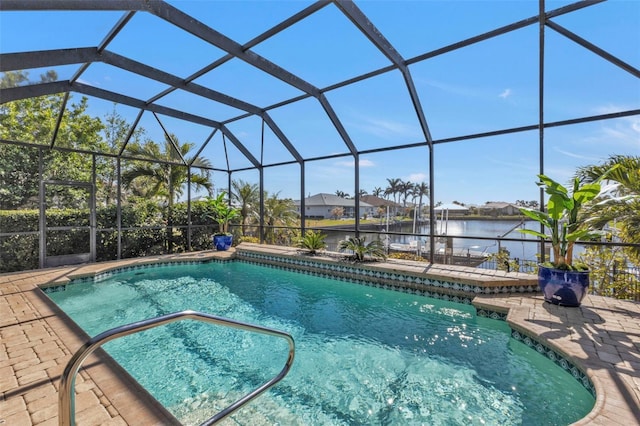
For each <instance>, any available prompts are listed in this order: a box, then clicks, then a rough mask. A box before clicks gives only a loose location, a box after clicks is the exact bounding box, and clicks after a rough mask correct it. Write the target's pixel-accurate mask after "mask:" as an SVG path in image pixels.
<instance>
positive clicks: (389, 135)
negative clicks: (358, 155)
mask: <svg viewBox="0 0 640 426" xmlns="http://www.w3.org/2000/svg"><path fill="white" fill-rule="evenodd" d="M351 124H352V125H353V126H355V127H358V128H359V129H360V130H362V131H364V132H366V133H369V134H371V135H374V136H377V137H380V138H384V139H388V140H394V139H397V138H398V137H403V138H414V139H419V138H423V137H424V136H423V135H422V133H421V132H420V127H419V126H418V123H417V119H416V121H415V124H414V125H412V124H409V123H404V122H401V121H394V120H388V119H384V118H375V117H369V116H365V115H358V116H356V117H355V121H354V122H352V123H351Z"/></svg>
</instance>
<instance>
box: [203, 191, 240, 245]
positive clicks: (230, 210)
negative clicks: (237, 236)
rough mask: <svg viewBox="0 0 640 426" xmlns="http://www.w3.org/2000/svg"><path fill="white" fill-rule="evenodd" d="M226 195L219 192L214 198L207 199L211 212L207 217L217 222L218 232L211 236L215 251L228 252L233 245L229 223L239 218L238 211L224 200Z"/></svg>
mask: <svg viewBox="0 0 640 426" xmlns="http://www.w3.org/2000/svg"><path fill="white" fill-rule="evenodd" d="M226 195H227V193H226V192H221V193H220V194H219V195H218V196H217V197H216V198H209V199H208V203H209V207H210V208H211V211H212V212H213V213H212V214H209V215H208V217H209V218H210V219H213V220H215V221H216V222H218V232H216V233H215V234H213V245H214V246H215V247H216V250H229V247H231V245H232V244H233V234H231V233H230V232H229V222H230V221H232V220H234V219H237V218H238V217H240V210H239V209H237V208H235V207H231V206H230V205H229V203H228V202H227V201H226V200H225V197H226Z"/></svg>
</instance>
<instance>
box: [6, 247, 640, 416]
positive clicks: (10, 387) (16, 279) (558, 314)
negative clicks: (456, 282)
mask: <svg viewBox="0 0 640 426" xmlns="http://www.w3.org/2000/svg"><path fill="white" fill-rule="evenodd" d="M265 249H267V248H265ZM267 250H268V249H267ZM274 250H278V249H274ZM280 251H281V250H280ZM233 255H234V252H233V250H232V251H229V252H198V253H186V254H179V255H167V256H157V257H146V258H138V259H128V260H122V261H117V262H105V263H95V264H88V265H82V266H70V267H60V268H52V269H41V270H36V271H28V272H20V273H11V274H0V339H1V340H0V425H1V426H4V425H7V426H14V425H16V426H21V425H39V426H40V425H42V426H45V425H46V426H49V425H57V424H58V387H59V380H60V375H61V374H62V372H63V371H64V368H65V366H66V364H67V362H68V361H69V359H70V358H71V355H72V354H73V353H75V352H76V351H77V350H78V348H79V347H80V346H81V345H82V344H83V343H84V342H86V340H87V339H88V336H87V335H86V334H85V333H84V332H83V331H82V330H81V329H80V328H79V327H78V326H77V325H75V323H73V322H72V321H71V320H70V319H69V318H68V317H67V316H66V315H65V314H64V313H63V312H62V311H60V309H59V308H58V307H57V306H56V305H55V304H54V303H52V302H51V301H50V300H49V298H48V297H47V296H46V295H45V294H44V292H43V291H42V290H41V289H40V287H39V286H42V285H45V284H47V283H51V282H64V281H65V280H68V279H70V278H75V277H80V276H88V275H93V274H96V273H100V272H103V271H107V270H110V269H114V268H119V267H123V266H132V265H137V264H146V263H158V262H170V261H175V260H179V261H188V260H207V259H211V258H214V257H218V258H229V257H232V256H233ZM376 265H377V266H376V267H384V266H385V265H384V263H377V264H376ZM402 267H403V264H402V263H389V268H392V269H394V270H398V269H401V268H402ZM433 269H434V270H437V271H436V272H437V273H439V274H442V275H447V274H451V276H455V277H458V278H462V279H467V280H477V279H479V278H478V275H481V276H482V279H491V272H488V271H486V270H476V269H473V268H464V267H455V266H446V265H433ZM505 274H506V273H504V272H500V271H496V272H495V275H496V276H497V277H498V278H499V279H504V278H505V277H506V278H509V277H512V278H515V279H517V278H518V277H520V276H521V274H515V275H510V274H506V275H505ZM473 304H474V305H475V306H476V307H479V308H484V309H488V310H492V311H496V312H503V313H508V315H507V322H508V323H509V324H510V326H511V327H512V328H513V329H514V330H518V331H521V332H523V333H524V334H527V335H531V336H536V338H537V339H538V340H539V341H540V342H541V343H544V344H545V345H547V346H549V347H552V348H553V349H554V350H555V351H557V352H558V353H560V354H562V355H563V356H564V357H565V358H567V359H569V360H570V361H571V362H573V363H574V364H576V365H578V366H579V367H580V368H581V369H582V370H583V371H584V372H586V373H587V375H588V376H589V378H590V380H591V381H592V383H593V384H594V387H595V389H596V395H597V397H596V403H595V406H594V408H593V410H592V411H591V413H589V415H588V416H587V417H585V418H584V419H582V420H580V421H578V422H577V423H575V424H579V425H587V424H588V425H626V426H631V425H640V304H638V303H634V302H629V301H621V300H615V299H611V298H606V297H599V296H587V297H586V299H585V300H584V301H583V304H582V306H581V307H579V308H563V307H558V306H554V305H550V304H548V303H544V301H543V299H542V296H538V295H533V296H532V295H523V294H512V295H502V294H501V295H480V296H476V297H475V298H474V299H473ZM552 397H553V396H552V395H550V398H552ZM259 403H260V398H258V399H257V400H255V401H253V402H252V403H250V404H259ZM241 410H242V409H241ZM241 412H242V411H240V412H239V414H241ZM213 414H215V413H211V415H213ZM76 422H77V424H78V425H136V426H137V425H170V424H179V423H178V422H177V420H176V419H175V418H173V416H172V415H171V414H170V413H168V412H167V411H166V410H165V409H164V408H163V407H162V406H161V405H160V404H158V403H157V402H156V401H155V400H154V399H153V398H151V397H150V396H149V395H148V394H147V393H146V391H144V390H143V389H142V388H141V387H140V386H139V385H138V384H137V382H136V381H135V380H133V379H132V378H131V377H130V376H129V375H128V374H127V373H126V372H125V371H124V370H123V369H122V368H121V367H119V365H118V364H117V363H116V362H115V361H113V360H112V359H111V358H110V357H109V356H108V355H107V354H106V353H105V352H104V351H102V350H98V351H96V352H95V353H94V354H93V355H91V356H90V357H89V358H88V359H87V360H86V361H85V363H84V366H83V367H82V368H81V369H80V372H79V374H78V376H77V379H76Z"/></svg>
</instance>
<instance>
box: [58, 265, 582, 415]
mask: <svg viewBox="0 0 640 426" xmlns="http://www.w3.org/2000/svg"><path fill="white" fill-rule="evenodd" d="M49 296H50V297H51V298H52V299H53V300H54V301H55V302H56V303H57V304H58V305H59V306H60V307H61V308H62V309H63V310H64V311H65V312H66V313H67V314H68V315H69V316H70V317H71V318H73V320H74V321H75V322H76V323H78V324H79V325H80V326H81V327H82V328H83V329H84V330H85V331H86V332H87V333H88V334H89V335H91V336H94V335H96V334H98V333H100V332H102V331H104V330H106V329H109V328H112V327H115V326H118V325H122V324H128V323H131V322H135V321H139V320H143V319H147V318H151V317H156V316H159V315H163V314H167V313H171V312H176V311H181V310H186V309H191V310H196V311H202V312H207V313H210V314H213V315H218V316H223V317H227V318H231V319H235V320H239V321H244V322H249V323H253V324H258V325H262V326H266V327H271V328H276V329H279V330H283V331H286V332H288V333H290V334H292V335H293V337H294V339H295V341H296V358H295V362H294V364H293V368H292V369H291V371H290V373H289V375H288V376H287V377H286V378H285V379H284V380H283V381H281V382H280V383H279V384H277V385H276V386H275V387H273V388H272V389H271V390H269V391H268V392H267V393H265V394H263V395H262V396H260V397H258V399H256V400H254V401H253V402H252V403H250V404H249V405H248V406H246V407H245V408H242V409H241V410H239V411H238V412H237V413H235V414H234V415H233V421H232V422H229V424H251V425H260V424H264V425H273V424H281V425H318V424H320V425H372V424H379V425H413V424H415V425H419V424H429V425H501V426H506V425H566V424H569V423H572V422H574V421H576V420H578V419H580V418H582V417H584V416H585V415H586V414H587V413H588V412H589V411H590V410H591V408H592V407H593V404H594V398H593V397H592V396H591V394H590V393H589V392H588V391H587V390H586V389H585V388H584V387H583V386H582V385H581V384H580V383H578V382H577V381H576V380H575V379H574V378H573V377H572V376H571V375H570V374H568V373H566V372H565V371H563V370H562V368H560V367H558V366H557V365H555V364H554V363H553V362H552V361H550V360H549V359H547V358H545V357H543V356H541V355H540V354H538V353H537V352H536V351H534V350H533V349H531V348H529V347H528V346H526V345H524V344H523V343H521V342H518V341H516V340H514V339H512V338H510V335H509V327H508V326H507V324H506V323H504V322H502V321H497V320H491V319H487V318H482V317H477V316H476V315H475V310H474V308H473V307H471V306H467V305H461V304H456V303H452V302H446V301H442V300H436V299H430V298H426V297H422V296H417V295H411V294H406V293H400V292H395V291H390V290H383V289H378V288H374V287H368V286H363V285H359V284H353V283H347V282H343V281H337V280H331V279H325V278H320V277H314V276H310V275H303V274H299V273H294V272H287V271H283V270H278V269H272V268H267V267H262V266H257V265H252V264H248V263H244V262H227V263H207V264H201V265H184V266H159V267H154V268H150V269H145V270H138V271H127V272H123V273H119V274H117V275H114V276H112V277H110V278H108V279H105V280H101V281H99V282H95V283H86V282H85V283H78V284H70V285H67V286H66V288H65V291H58V292H54V293H51V294H49ZM105 349H106V350H107V352H109V353H110V354H111V355H112V356H113V357H114V358H115V359H116V360H117V361H118V362H119V363H120V364H121V365H122V366H123V367H124V368H126V369H127V370H128V371H129V372H130V373H131V374H132V376H134V377H135V378H136V379H137V380H138V381H139V382H140V383H141V384H142V385H143V386H144V387H145V388H146V389H147V390H149V392H150V393H151V394H152V395H154V397H155V398H156V399H158V400H159V401H160V402H161V403H162V404H163V405H164V406H165V407H167V408H168V409H169V410H170V411H171V412H172V413H173V414H174V415H175V416H176V417H177V418H178V419H180V420H181V421H182V422H183V423H184V424H199V422H201V421H203V420H205V419H207V418H209V417H210V416H212V415H213V414H215V413H216V412H217V411H219V410H220V409H222V408H224V407H225V406H226V405H228V404H229V403H231V402H233V401H234V400H235V399H237V398H239V397H241V396H242V395H244V394H245V393H247V392H248V391H250V390H251V389H253V388H255V387H257V386H259V385H260V384H262V383H263V382H265V381H266V380H268V379H270V378H271V377H273V376H274V375H275V374H277V373H278V372H279V371H280V369H281V368H282V366H283V365H284V362H285V360H286V357H287V349H288V346H287V344H286V342H284V341H283V340H282V339H277V338H274V337H270V336H263V335H257V334H251V333H247V332H243V331H239V330H234V329H229V328H224V327H220V326H216V325H212V324H206V323H199V322H196V321H191V320H188V321H181V322H178V323H173V324H169V325H166V326H162V327H159V328H156V329H152V330H148V331H145V332H142V333H139V334H135V335H131V336H127V337H124V338H121V339H118V340H115V341H112V342H109V343H107V344H106V345H105Z"/></svg>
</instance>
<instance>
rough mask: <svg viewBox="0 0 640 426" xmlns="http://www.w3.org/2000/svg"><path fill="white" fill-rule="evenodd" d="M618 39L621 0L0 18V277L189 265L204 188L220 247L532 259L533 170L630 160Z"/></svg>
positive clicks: (96, 8) (628, 79)
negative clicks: (128, 264) (360, 241)
mask: <svg viewBox="0 0 640 426" xmlns="http://www.w3.org/2000/svg"><path fill="white" fill-rule="evenodd" d="M638 28H640V3H639V2H633V1H579V2H567V1H544V0H540V1H518V2H504V1H495V2H494V1H476V2H471V1H420V2H416V1H355V2H353V1H316V2H310V1H212V2H205V1H180V0H176V1H154V0H147V1H142V0H139V1H138V0H49V1H44V0H43V1H37V0H33V1H28V2H26V1H15V0H3V1H2V2H0V39H1V40H2V41H1V42H0V50H1V51H0V71H2V73H3V74H2V86H1V91H0V142H1V143H0V215H1V216H0V247H1V251H2V253H1V254H0V261H1V263H2V265H1V267H0V272H7V271H14V270H24V269H32V268H39V267H46V266H54V265H59V264H67V263H73V262H88V261H101V260H112V259H120V258H126V257H135V256H143V255H150V254H159V253H168V252H176V251H190V250H202V249H210V248H211V235H212V234H213V233H214V232H215V231H216V229H217V225H216V224H215V222H213V221H212V220H211V219H210V218H209V217H208V213H209V212H208V210H207V209H208V207H207V204H206V202H203V201H202V200H203V199H204V198H205V197H207V196H216V195H218V194H220V193H222V192H225V193H227V194H231V200H230V202H232V203H233V204H234V205H236V206H238V207H240V208H241V210H242V211H241V220H240V221H238V222H237V223H235V224H234V226H233V232H234V234H235V235H236V236H237V237H238V238H237V239H238V240H242V239H244V240H245V241H262V242H267V243H272V244H292V240H293V238H294V237H295V235H297V234H299V233H304V232H305V231H306V230H308V229H318V230H322V231H323V232H324V233H326V234H327V235H328V238H327V241H328V242H329V247H330V248H334V249H335V247H336V244H337V241H338V240H340V239H342V238H345V236H350V235H351V236H353V235H360V236H366V238H367V239H368V240H369V241H370V240H371V239H376V238H381V239H383V240H384V241H385V243H387V246H389V245H390V244H396V247H401V248H409V249H410V247H411V243H412V241H413V242H415V244H416V245H417V247H419V249H418V250H419V251H418V253H420V250H422V254H424V255H425V257H426V258H427V260H430V261H432V262H454V257H456V256H457V257H458V258H460V259H462V260H464V259H463V258H464V257H465V255H466V257H467V259H470V258H471V257H474V256H475V257H478V256H480V257H482V256H486V255H487V254H489V253H498V252H500V250H501V249H504V248H505V247H507V248H508V250H509V252H510V256H511V257H512V258H520V259H529V260H535V259H536V254H537V253H542V254H543V253H544V248H543V247H542V246H541V245H540V244H539V242H538V241H536V240H530V239H525V238H524V235H522V234H520V233H518V232H515V230H516V229H517V228H518V227H522V226H526V225H525V224H524V223H522V222H520V221H519V217H518V212H517V206H523V205H524V206H535V207H539V206H540V205H543V204H544V202H545V198H544V194H542V193H541V192H540V190H539V189H538V187H537V186H536V185H535V182H536V180H537V178H536V175H537V174H538V173H544V174H548V175H551V176H554V177H555V178H556V179H557V180H559V181H567V180H569V179H570V178H571V177H572V176H573V175H574V174H575V173H576V170H577V169H579V168H580V167H585V166H590V165H598V164H602V163H604V162H605V161H607V160H608V159H609V158H611V157H612V156H616V155H621V156H638V155H640V69H639V68H640V34H639V30H638ZM318 200H322V201H318ZM496 223H500V226H501V227H500V226H497V225H495V224H496ZM489 224H493V225H489ZM494 225H495V226H494ZM603 244H605V243H603ZM612 244H615V241H614V242H613V243H612ZM332 245H333V246H332ZM605 245H606V244H605ZM447 250H450V251H449V252H448V251H447ZM439 253H443V254H445V255H444V256H439V255H438V254H439ZM447 253H449V254H451V255H452V256H450V257H448V258H447V256H446V254H447ZM456 253H457V254H456ZM454 255H455V256H454ZM543 255H544V254H543ZM460 259H458V260H460Z"/></svg>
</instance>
